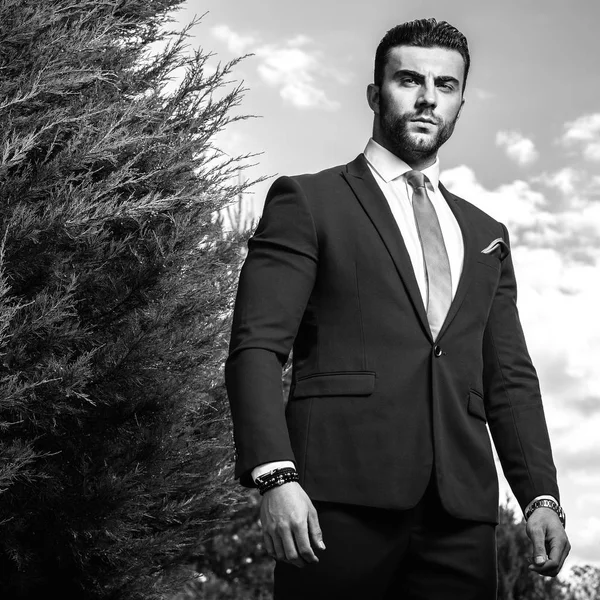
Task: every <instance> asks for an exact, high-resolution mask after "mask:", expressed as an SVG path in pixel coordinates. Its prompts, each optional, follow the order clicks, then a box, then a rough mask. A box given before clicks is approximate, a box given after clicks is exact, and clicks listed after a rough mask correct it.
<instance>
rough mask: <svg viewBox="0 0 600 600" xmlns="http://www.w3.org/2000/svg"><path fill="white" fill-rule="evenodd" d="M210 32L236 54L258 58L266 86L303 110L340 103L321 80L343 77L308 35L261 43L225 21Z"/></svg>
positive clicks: (260, 73) (328, 107) (338, 79)
mask: <svg viewBox="0 0 600 600" xmlns="http://www.w3.org/2000/svg"><path fill="white" fill-rule="evenodd" d="M212 33H213V35H214V36H215V37H217V38H218V39H220V40H221V41H224V42H225V43H226V44H227V47H228V49H229V50H230V51H231V52H233V53H235V54H242V53H244V52H251V53H253V54H254V55H255V56H256V57H257V58H258V66H257V68H256V70H257V72H258V75H259V76H260V78H261V79H262V80H263V81H264V82H265V83H266V84H267V85H268V86H270V87H273V88H276V89H278V90H279V95H280V96H281V98H283V100H284V101H285V102H286V103H288V104H291V105H292V106H294V107H295V108H298V109H302V110H303V109H312V108H319V109H324V110H337V109H338V108H339V107H340V104H339V102H337V101H334V100H331V99H330V98H329V97H328V96H327V94H326V92H325V90H324V89H323V87H322V83H323V80H327V79H330V80H331V79H334V80H335V81H336V82H337V83H344V81H343V78H342V77H340V76H337V75H336V74H335V73H334V72H333V71H332V70H331V69H329V68H328V67H327V66H326V65H325V62H324V60H323V56H322V53H321V52H320V51H319V50H318V49H317V48H315V47H314V46H315V44H314V42H313V41H312V40H311V39H310V38H309V37H307V36H304V35H297V36H296V37H294V38H291V39H289V40H286V41H285V42H283V43H279V44H264V43H261V42H260V40H259V39H258V38H256V37H255V36H252V35H240V34H238V33H236V32H234V31H233V30H231V29H230V28H229V27H228V26H227V25H219V26H217V27H214V28H213V29H212Z"/></svg>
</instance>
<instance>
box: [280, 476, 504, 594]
mask: <svg viewBox="0 0 600 600" xmlns="http://www.w3.org/2000/svg"><path fill="white" fill-rule="evenodd" d="M314 506H315V508H316V510H317V513H318V515H319V523H320V526H321V530H322V532H323V541H324V542H325V545H326V550H324V551H317V552H318V556H319V562H318V563H312V564H310V565H307V566H305V567H303V568H299V567H295V566H293V565H290V564H289V563H284V562H277V563H276V565H275V573H274V600H301V599H302V600H337V599H339V600H342V599H343V600H359V599H360V600H448V599H449V598H456V599H457V600H471V599H472V600H496V587H497V567H496V536H495V533H496V526H495V524H494V523H481V522H476V521H466V520H461V519H456V518H454V517H452V516H451V515H449V514H448V513H447V512H446V511H445V510H444V509H443V507H442V505H441V503H440V500H439V496H438V493H437V490H436V488H435V485H434V484H431V483H430V485H429V487H428V488H427V491H426V493H425V495H424V496H423V498H422V499H421V500H420V502H419V503H418V504H417V505H416V506H415V507H414V508H411V509H408V510H403V511H396V510H389V509H382V508H372V507H364V506H353V505H348V504H341V503H333V502H320V501H314Z"/></svg>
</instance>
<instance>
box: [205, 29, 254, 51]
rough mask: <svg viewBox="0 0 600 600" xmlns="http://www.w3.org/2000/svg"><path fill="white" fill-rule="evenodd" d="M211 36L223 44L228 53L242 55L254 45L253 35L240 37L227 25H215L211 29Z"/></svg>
mask: <svg viewBox="0 0 600 600" xmlns="http://www.w3.org/2000/svg"><path fill="white" fill-rule="evenodd" d="M212 34H213V36H214V37H216V38H217V39H218V40H221V41H222V42H225V44H226V45H227V48H228V49H229V51H230V52H233V53H234V54H244V53H245V52H248V51H249V48H250V47H251V46H253V45H254V44H255V43H256V41H257V40H256V38H255V37H254V36H253V35H240V34H239V33H236V32H235V31H233V30H232V29H231V28H230V27H229V26H227V25H216V26H215V27H213V28H212Z"/></svg>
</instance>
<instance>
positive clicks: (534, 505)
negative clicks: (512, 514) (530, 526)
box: [525, 498, 566, 527]
mask: <svg viewBox="0 0 600 600" xmlns="http://www.w3.org/2000/svg"><path fill="white" fill-rule="evenodd" d="M538 508H549V509H550V510H552V511H554V512H555V513H556V514H557V516H558V518H559V520H560V522H561V523H562V526H563V527H565V524H566V515H565V511H564V510H563V509H562V506H561V505H560V504H559V503H558V502H556V501H555V500H550V499H548V498H541V499H539V500H534V501H533V502H531V504H529V506H528V507H527V508H526V510H525V520H526V521H528V520H529V518H530V517H531V515H532V514H533V513H534V511H536V510H537V509H538Z"/></svg>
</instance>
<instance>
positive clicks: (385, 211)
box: [342, 154, 431, 337]
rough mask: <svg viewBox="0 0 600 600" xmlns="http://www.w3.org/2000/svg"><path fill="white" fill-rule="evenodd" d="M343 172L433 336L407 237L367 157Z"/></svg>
mask: <svg viewBox="0 0 600 600" xmlns="http://www.w3.org/2000/svg"><path fill="white" fill-rule="evenodd" d="M342 175H343V176H344V178H345V179H346V181H347V182H348V184H349V185H350V187H351V188H352V190H353V192H354V194H355V196H356V198H357V199H358V201H359V202H360V204H361V205H362V207H363V209H364V211H365V212H366V213H367V215H368V216H369V219H370V220H371V222H372V223H373V225H374V226H375V229H376V230H377V232H378V233H379V235H380V237H381V239H382V241H383V243H384V244H385V247H386V248H387V250H388V252H389V253H390V256H391V257H392V260H393V261H394V265H395V266H396V270H397V271H398V274H399V275H400V277H401V279H402V282H403V283H404V287H405V288H406V291H407V293H408V296H409V297H410V299H411V302H412V304H413V306H414V308H415V311H416V313H417V315H418V316H419V320H420V321H421V325H422V326H423V329H424V330H425V331H426V333H427V335H429V336H430V337H431V332H430V329H429V322H428V321H427V313H426V312H425V307H424V305H423V299H422V297H421V292H420V291H419V286H418V284H417V279H416V277H415V273H414V270H413V267H412V263H411V260H410V256H409V254H408V250H407V249H406V245H405V243H404V239H403V238H402V235H401V233H400V230H399V229H398V225H397V224H396V220H395V219H394V215H393V214H392V211H391V209H390V207H389V204H388V202H387V200H386V198H385V196H384V195H383V192H382V191H381V189H380V188H379V186H378V185H377V182H376V181H375V178H374V177H373V174H372V173H371V171H370V169H369V167H368V165H367V162H366V159H365V158H364V156H363V155H362V154H361V155H359V156H358V157H357V158H356V159H355V160H353V161H352V162H351V163H349V164H348V165H347V167H346V171H345V172H343V173H342Z"/></svg>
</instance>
